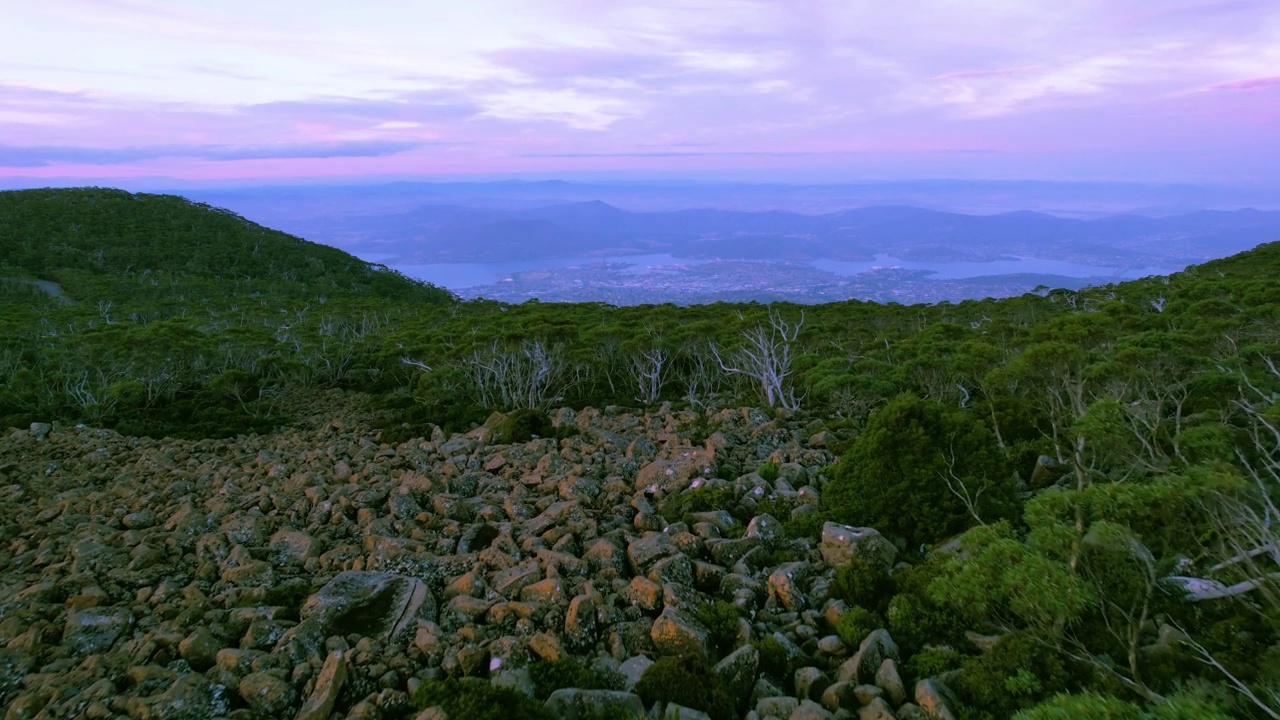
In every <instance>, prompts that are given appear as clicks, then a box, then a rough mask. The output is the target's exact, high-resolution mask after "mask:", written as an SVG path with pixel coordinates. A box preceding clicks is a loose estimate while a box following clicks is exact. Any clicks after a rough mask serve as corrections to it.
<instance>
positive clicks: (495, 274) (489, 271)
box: [362, 254, 1175, 290]
mask: <svg viewBox="0 0 1280 720" xmlns="http://www.w3.org/2000/svg"><path fill="white" fill-rule="evenodd" d="M390 257H391V256H389V255H381V256H376V255H372V254H370V255H363V256H362V259H364V260H368V261H370V262H379V261H381V260H386V259H389V258H390ZM707 262H714V260H710V259H694V258H678V257H674V256H671V255H610V256H603V257H599V256H597V257H571V258H554V259H549V260H522V261H514V262H499V263H429V264H416V265H393V266H392V267H394V268H395V269H396V270H399V271H400V272H402V273H404V274H405V275H408V276H409V277H412V278H417V279H419V280H425V281H427V282H429V283H431V284H433V285H439V286H440V287H444V288H448V289H450V290H463V289H466V288H471V287H476V286H478V285H489V284H491V283H496V282H500V281H501V280H502V279H503V278H504V277H506V276H509V275H511V274H512V273H521V272H530V271H535V270H546V269H550V268H567V267H583V266H588V265H599V264H601V263H622V264H627V265H630V266H631V267H630V268H629V269H628V271H629V272H633V273H645V272H652V271H654V270H657V269H661V268H663V267H670V266H673V265H698V264H702V263H707ZM806 262H807V264H809V265H811V266H813V267H814V268H817V269H819V270H825V271H827V272H830V273H833V274H835V275H840V276H843V277H851V276H854V275H858V274H860V273H864V272H867V271H869V270H873V269H875V268H885V267H899V268H903V269H906V270H927V271H929V272H930V273H932V274H931V275H930V276H929V277H930V278H931V279H934V280H963V279H966V278H975V277H983V276H987V275H1012V274H1015V273H1031V274H1038V275H1064V276H1066V277H1106V278H1111V279H1115V280H1127V279H1133V278H1139V277H1145V276H1147V275H1167V274H1169V273H1172V272H1175V270H1174V269H1170V268H1158V267H1120V266H1098V265H1084V264H1081V263H1073V262H1068V261H1065V260H1045V259H1042V258H1028V257H1020V258H1012V259H1006V260H993V261H991V262H911V261H907V260H901V259H898V258H895V257H892V256H889V255H877V256H876V259H875V260H862V261H845V260H809V261H806Z"/></svg>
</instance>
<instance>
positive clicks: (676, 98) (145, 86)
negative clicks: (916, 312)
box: [0, 0, 1280, 185]
mask: <svg viewBox="0 0 1280 720" xmlns="http://www.w3.org/2000/svg"><path fill="white" fill-rule="evenodd" d="M0 3H2V5H3V9H4V13H3V14H4V21H3V22H2V23H0V179H5V178H8V179H13V178H36V179H39V178H63V179H66V178H71V179H77V178H81V179H87V178H151V177H163V178H175V179H181V180H186V181H196V182H200V181H209V182H214V181H228V180H253V181H271V180H276V181H278V180H288V179H294V180H296V179H313V180H314V179H326V178H329V179H332V178H404V177H468V176H477V177H478V176H486V177H494V176H511V177H522V176H530V177H532V176H547V175H562V176H566V177H570V176H575V175H583V174H590V175H592V176H594V177H605V178H608V177H616V178H620V179H625V178H629V177H659V176H660V177H672V178H675V177H706V178H717V179H744V180H759V181H788V182H790V181H795V182H826V181H854V180H875V179H909V178H959V179H979V178H983V179H1037V180H1059V181H1061V180H1068V181H1070V180H1081V181H1130V182H1135V181H1136V182H1154V183H1166V182H1180V183H1186V182H1190V183H1234V184H1275V185H1280V171H1278V170H1277V169H1278V168H1280V0H1071V1H1070V2H1041V1H1040V0H893V1H892V2H886V1H885V0H777V1H774V0H644V1H643V2H632V1H630V0H608V1H606V0H537V1H536V2H530V0H361V1H360V2H358V3H357V2H355V1H354V0H348V1H347V2H335V1H333V0H253V1H252V2H250V1H248V0H219V2H216V3H214V2H208V1H207V0H200V1H198V2H197V1H193V0H164V1H163V2H161V1H155V0H41V1H40V2H25V1H23V0H0Z"/></svg>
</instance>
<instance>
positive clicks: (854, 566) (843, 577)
mask: <svg viewBox="0 0 1280 720" xmlns="http://www.w3.org/2000/svg"><path fill="white" fill-rule="evenodd" d="M894 589H895V586H894V583H893V579H892V578H890V577H889V572H888V570H887V569H886V568H883V567H879V566H876V565H873V564H872V563H869V562H867V561H866V560H865V559H863V558H860V557H854V558H853V559H852V560H850V561H849V562H848V563H846V564H845V565H844V566H842V567H841V568H840V569H839V570H837V571H836V579H835V582H833V583H832V584H831V593H832V595H834V596H835V597H838V598H840V599H841V600H844V601H845V602H846V603H848V604H849V605H850V606H853V605H861V606H862V607H865V608H868V609H870V610H874V611H875V612H877V613H882V612H884V611H886V610H888V609H889V600H890V599H892V598H893V593H894Z"/></svg>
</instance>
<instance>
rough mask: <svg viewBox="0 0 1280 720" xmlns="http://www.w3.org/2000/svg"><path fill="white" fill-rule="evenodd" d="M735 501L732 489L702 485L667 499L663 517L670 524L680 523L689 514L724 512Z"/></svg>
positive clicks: (663, 508)
mask: <svg viewBox="0 0 1280 720" xmlns="http://www.w3.org/2000/svg"><path fill="white" fill-rule="evenodd" d="M733 499H734V498H733V490H732V489H731V488H728V487H724V486H722V485H716V486H712V485H702V486H699V487H696V488H694V489H692V490H688V491H686V492H683V493H680V494H679V495H676V496H675V497H672V498H669V499H667V501H666V504H665V505H663V506H662V516H663V517H664V518H666V519H667V521H668V522H680V521H681V520H683V519H684V516H685V515H687V514H689V513H695V512H710V511H712V510H724V509H726V508H728V507H729V506H731V505H732V504H733Z"/></svg>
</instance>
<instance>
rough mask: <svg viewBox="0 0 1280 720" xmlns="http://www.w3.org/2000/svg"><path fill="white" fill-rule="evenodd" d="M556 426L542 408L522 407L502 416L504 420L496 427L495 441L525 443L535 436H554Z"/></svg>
mask: <svg viewBox="0 0 1280 720" xmlns="http://www.w3.org/2000/svg"><path fill="white" fill-rule="evenodd" d="M555 432H556V430H555V428H554V427H552V425H551V418H549V417H547V414H546V413H544V412H542V411H541V410H529V409H527V408H521V409H520V410H513V411H511V412H509V413H507V414H506V416H504V417H503V418H502V422H500V423H498V426H497V427H496V428H494V442H496V443H498V444H511V443H525V442H529V441H530V440H532V439H533V438H534V437H540V438H541V437H552V436H554V435H555Z"/></svg>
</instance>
